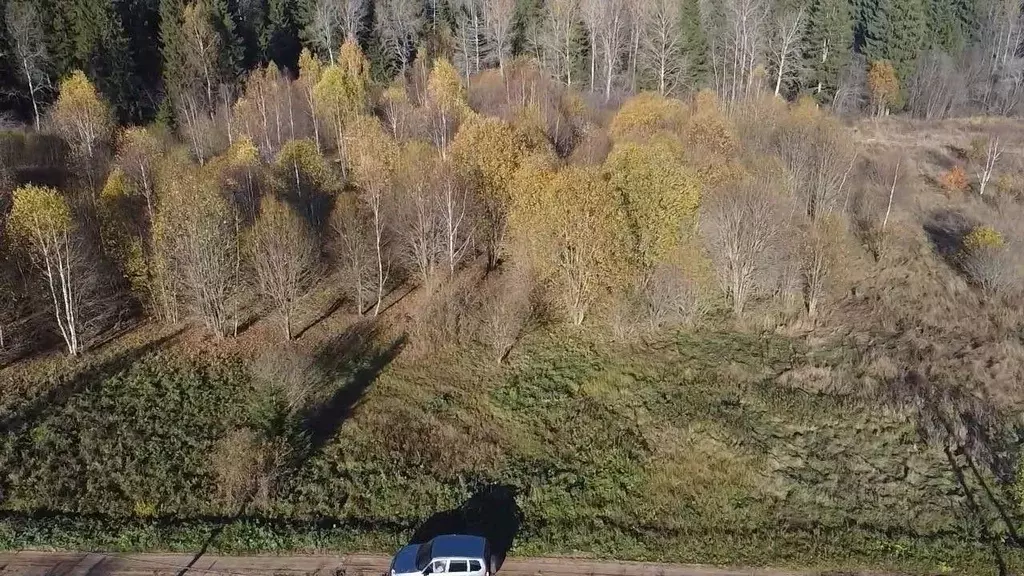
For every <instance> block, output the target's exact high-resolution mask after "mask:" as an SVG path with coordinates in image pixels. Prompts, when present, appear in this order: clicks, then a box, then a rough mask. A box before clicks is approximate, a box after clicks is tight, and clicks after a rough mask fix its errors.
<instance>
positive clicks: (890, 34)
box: [856, 0, 928, 84]
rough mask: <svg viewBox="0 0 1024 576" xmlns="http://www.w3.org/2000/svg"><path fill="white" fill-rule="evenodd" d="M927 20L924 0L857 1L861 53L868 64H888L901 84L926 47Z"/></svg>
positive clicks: (912, 69)
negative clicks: (889, 63) (887, 62)
mask: <svg viewBox="0 0 1024 576" xmlns="http://www.w3.org/2000/svg"><path fill="white" fill-rule="evenodd" d="M927 20H928V11H927V8H926V6H925V4H924V0H859V8H858V21H857V26H856V30H857V36H858V38H857V40H858V43H859V48H860V52H861V53H862V54H864V56H865V58H867V60H868V61H869V62H873V61H877V60H888V61H889V62H891V63H892V65H893V68H895V70H896V74H897V76H898V77H899V80H900V83H901V84H904V83H905V82H906V81H907V79H908V78H909V77H910V75H911V74H912V73H913V71H914V65H915V63H916V61H917V57H918V55H919V53H920V51H921V49H922V48H923V47H924V46H925V34H926V33H927Z"/></svg>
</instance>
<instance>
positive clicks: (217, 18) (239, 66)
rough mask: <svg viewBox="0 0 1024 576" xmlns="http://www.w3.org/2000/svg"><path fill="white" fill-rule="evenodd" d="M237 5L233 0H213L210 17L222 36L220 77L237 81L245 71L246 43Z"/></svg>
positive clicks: (218, 65)
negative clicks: (241, 32)
mask: <svg viewBox="0 0 1024 576" xmlns="http://www.w3.org/2000/svg"><path fill="white" fill-rule="evenodd" d="M236 8H237V5H235V2H234V1H231V0H211V3H210V13H211V14H210V18H211V19H212V20H213V22H212V24H213V29H214V31H215V32H216V33H217V36H218V37H219V38H220V62H218V63H217V68H218V69H219V71H220V77H221V78H222V79H224V80H225V81H227V82H235V81H237V80H238V79H240V78H241V77H242V75H243V74H244V73H245V69H246V65H245V45H244V44H243V42H242V37H241V36H240V35H239V34H238V32H237V29H238V27H239V26H238V23H237V22H236V17H237V16H236V15H237V11H236Z"/></svg>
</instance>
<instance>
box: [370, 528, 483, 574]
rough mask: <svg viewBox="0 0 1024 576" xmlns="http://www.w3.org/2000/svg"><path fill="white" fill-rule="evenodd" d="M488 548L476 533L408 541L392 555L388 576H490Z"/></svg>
mask: <svg viewBox="0 0 1024 576" xmlns="http://www.w3.org/2000/svg"><path fill="white" fill-rule="evenodd" d="M493 573H494V571H493V565H492V562H491V547H490V545H489V544H488V543H487V540H486V539H484V538H481V537H479V536H461V535H454V534H452V535H448V536H437V537H435V538H434V539H432V540H430V541H428V542H425V543H423V544H410V545H408V546H406V547H405V548H402V549H401V550H399V551H398V554H395V558H394V559H393V560H392V561H391V574H390V576H426V575H428V574H452V575H458V576H491V575H492V574H493Z"/></svg>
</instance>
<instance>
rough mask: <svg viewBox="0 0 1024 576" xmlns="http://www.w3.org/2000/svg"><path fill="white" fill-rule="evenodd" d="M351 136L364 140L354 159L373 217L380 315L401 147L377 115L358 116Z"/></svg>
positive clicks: (355, 177) (387, 274)
mask: <svg viewBox="0 0 1024 576" xmlns="http://www.w3.org/2000/svg"><path fill="white" fill-rule="evenodd" d="M349 134H350V137H351V138H352V139H353V140H354V141H357V142H359V143H360V145H359V146H355V147H353V148H354V150H353V152H352V154H351V157H350V160H351V163H352V177H353V180H354V181H355V183H356V185H357V186H358V187H359V197H360V199H361V200H362V202H363V203H364V204H365V205H366V208H367V210H368V211H369V214H370V216H371V218H372V234H373V252H374V258H375V259H376V262H375V263H376V267H377V269H376V272H377V283H376V284H377V285H376V292H377V294H376V298H377V302H376V305H375V306H374V312H373V313H374V315H375V316H376V315H378V314H380V311H381V304H382V302H383V301H384V288H385V286H386V285H387V283H388V281H389V279H390V275H391V258H390V255H389V253H388V240H389V239H388V237H387V219H388V217H389V216H390V214H389V210H390V207H389V206H388V201H389V200H390V198H389V195H390V193H391V189H392V186H393V184H394V173H395V166H396V163H397V159H398V146H397V145H396V144H395V142H394V141H393V140H391V138H390V137H389V136H388V135H387V134H386V133H385V132H384V130H383V129H382V128H381V126H380V124H378V123H377V120H376V119H374V118H367V117H360V118H357V119H356V120H355V121H354V122H353V123H352V125H351V127H350V129H349Z"/></svg>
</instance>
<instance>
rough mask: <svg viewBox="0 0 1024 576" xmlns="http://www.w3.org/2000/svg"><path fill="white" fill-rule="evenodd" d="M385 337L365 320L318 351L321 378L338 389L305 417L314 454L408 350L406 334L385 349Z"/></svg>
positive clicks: (304, 415)
mask: <svg viewBox="0 0 1024 576" xmlns="http://www.w3.org/2000/svg"><path fill="white" fill-rule="evenodd" d="M381 337H382V335H381V333H380V329H379V327H378V326H377V324H376V323H375V322H373V321H371V320H364V321H360V322H357V323H355V324H353V325H352V326H351V327H349V329H348V330H346V331H345V332H343V333H341V334H339V335H338V336H336V337H334V338H332V339H331V340H329V341H328V342H326V343H325V344H323V345H322V346H320V348H318V349H317V351H316V355H315V357H314V360H313V362H314V366H315V368H316V370H317V372H318V374H319V377H320V379H321V380H322V381H323V382H324V383H325V384H326V385H327V386H328V389H329V387H330V386H335V385H337V386H338V387H337V388H336V389H335V390H334V392H333V393H331V394H330V396H329V397H328V398H326V399H324V400H323V401H321V402H318V403H315V404H314V405H312V406H310V407H308V408H307V409H306V410H305V411H304V412H303V414H302V422H303V427H304V428H305V431H306V432H307V433H308V435H309V440H310V444H311V448H312V451H314V452H315V451H319V450H320V449H322V448H323V446H324V445H325V444H327V442H329V441H330V440H331V438H333V437H334V435H335V434H337V432H338V430H339V429H340V428H341V425H342V424H343V423H344V422H345V420H347V419H348V418H349V417H350V416H351V415H352V411H353V409H355V407H356V405H357V404H358V403H359V400H360V399H361V398H362V397H363V395H364V394H365V393H366V391H367V390H368V389H369V388H370V386H371V385H372V384H373V382H374V381H375V380H376V379H377V377H378V376H380V373H381V372H382V371H383V370H384V369H385V368H387V366H388V364H390V363H391V362H393V361H394V360H395V358H397V357H398V355H399V354H400V353H401V352H402V348H404V347H405V342H406V338H405V336H404V335H403V336H400V337H398V338H396V339H394V340H392V341H391V342H389V343H387V344H384V345H383V346H382V345H381V342H380V340H381ZM339 384H340V385H339Z"/></svg>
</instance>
